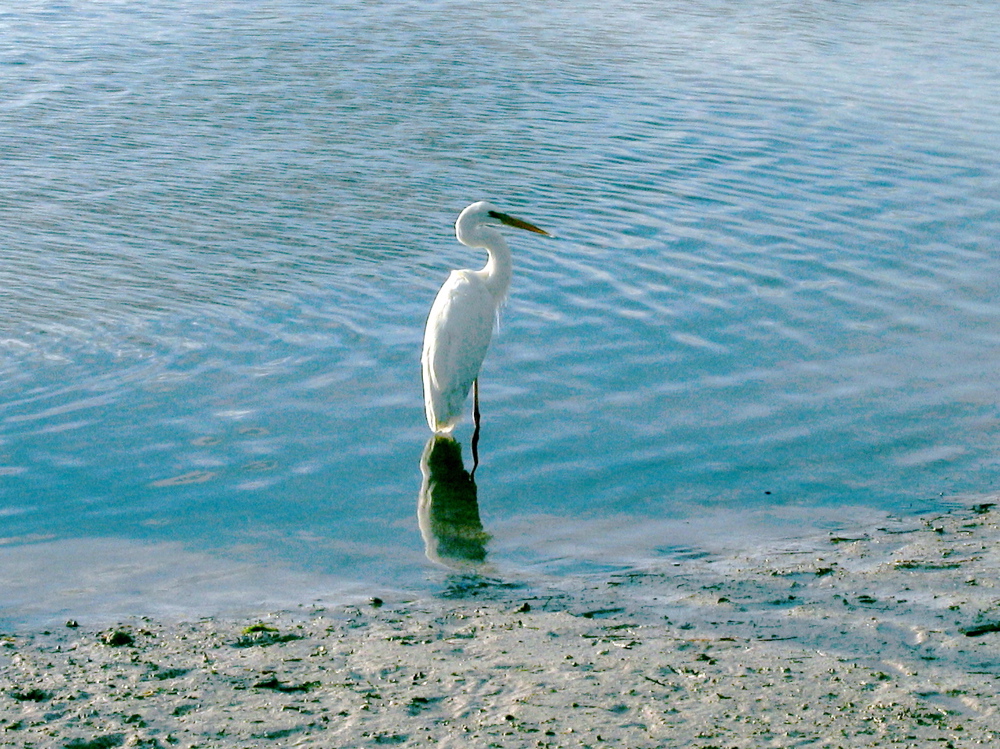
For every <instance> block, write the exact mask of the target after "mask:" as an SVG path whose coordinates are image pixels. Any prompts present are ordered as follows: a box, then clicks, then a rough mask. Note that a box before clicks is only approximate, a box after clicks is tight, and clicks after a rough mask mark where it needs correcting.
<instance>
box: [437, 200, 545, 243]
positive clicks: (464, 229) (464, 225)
mask: <svg viewBox="0 0 1000 749" xmlns="http://www.w3.org/2000/svg"><path fill="white" fill-rule="evenodd" d="M485 226H492V227H500V226H512V227H514V228H515V229H523V230H524V231H531V232H534V233H535V234H544V235H545V236H546V237H550V236H552V235H551V234H549V233H548V232H547V231H545V230H544V229H539V228H538V227H537V226H535V225H534V224H529V223H528V222H527V221H523V220H522V219H519V218H515V217H514V216H511V215H509V214H506V213H502V212H501V211H498V210H497V209H496V208H495V207H494V206H493V205H492V204H491V203H487V202H486V201H485V200H481V201H479V202H478V203H473V204H472V205H470V206H469V207H467V208H466V209H465V210H464V211H462V212H461V213H460V214H459V216H458V221H456V222H455V235H456V236H457V237H458V241H459V242H461V243H462V244H465V245H472V246H475V245H476V242H475V238H476V233H477V232H478V231H479V229H481V228H482V227H485Z"/></svg>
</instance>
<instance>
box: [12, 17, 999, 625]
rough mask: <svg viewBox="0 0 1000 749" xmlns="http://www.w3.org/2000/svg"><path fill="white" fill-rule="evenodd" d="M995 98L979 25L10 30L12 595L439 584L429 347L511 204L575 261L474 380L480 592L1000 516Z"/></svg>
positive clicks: (100, 24)
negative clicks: (791, 540) (433, 533)
mask: <svg viewBox="0 0 1000 749" xmlns="http://www.w3.org/2000/svg"><path fill="white" fill-rule="evenodd" d="M998 92H1000V9H998V8H996V7H994V6H992V5H991V4H988V3H965V2H929V1H928V2H872V3H830V2H805V3H802V2H796V3H791V2H779V1H778V0H771V1H765V2H755V3H740V2H731V1H729V0H716V1H715V2H693V1H692V2H673V3H662V2H652V1H650V2H627V3H625V2H621V3H617V2H611V3H608V2H587V1H585V2H579V3H570V4H564V3H550V4H549V3H542V4H541V5H539V4H538V3H524V2H508V3H503V2H500V3H490V4H486V5H484V4H482V3H474V2H457V1H456V2H445V1H442V2H430V3H428V2H420V3H416V2H413V3H409V2H401V3H388V4H383V3H374V4H357V3H352V2H325V1H324V2H319V1H318V0H316V1H308V2H307V1H306V0H281V1H280V2H263V0H260V1H255V0H250V1H249V2H246V1H241V2H226V1H223V2H220V1H219V0H212V2H208V0H176V1H172V2H168V1H167V0H152V1H151V2H147V3H133V2H114V1H112V0H107V1H106V2H91V1H87V2H85V1H84V0H65V1H64V2H45V1H42V0H37V1H36V2H31V3H20V4H18V7H17V8H16V9H14V10H6V11H0V150H2V151H0V177H2V179H0V541H2V544H0V548H2V549H3V553H4V555H6V556H4V557H3V558H4V559H7V560H8V562H9V563H12V562H10V560H14V559H38V560H49V562H48V563H51V564H55V565H56V566H58V567H61V568H63V569H66V568H69V569H72V568H73V567H74V566H75V565H76V563H75V562H74V561H73V560H74V558H75V555H79V554H80V550H81V549H99V548H102V547H103V548H107V547H114V546H116V545H118V546H121V545H124V546H125V547H128V548H131V547H130V546H129V545H130V544H139V546H137V547H136V548H140V549H147V550H148V549H155V548H159V547H163V548H166V547H169V548H171V549H181V550H183V551H184V552H185V553H192V554H200V555H205V557H206V558H208V559H216V560H219V562H220V564H222V563H229V562H232V561H233V560H243V561H245V562H247V563H250V564H253V565H257V566H259V567H263V568H266V567H268V566H271V565H279V566H280V565H283V566H285V567H286V568H288V569H291V570H294V571H296V573H301V574H304V575H309V574H315V575H317V576H327V577H323V578H322V580H323V581H327V580H329V579H332V578H336V579H341V580H347V581H361V582H370V583H372V584H378V585H388V586H401V587H403V588H407V587H409V588H418V589H423V588H425V587H426V586H427V585H428V584H430V585H431V587H433V586H435V585H438V584H440V576H439V574H438V572H436V570H437V569H438V565H437V563H436V562H439V561H441V560H436V561H432V560H429V559H428V558H426V557H425V550H426V548H427V546H426V541H427V539H426V532H425V533H424V534H423V535H422V534H421V529H420V527H419V524H418V519H417V504H418V495H420V493H421V484H422V474H421V466H420V463H421V456H422V454H423V453H424V449H425V443H426V442H427V439H428V437H429V434H428V432H427V429H426V425H425V424H424V421H423V413H422V403H421V390H420V387H421V386H420V373H419V349H420V341H421V336H422V328H423V323H424V318H425V315H426V313H427V310H428V309H429V306H430V302H431V300H432V299H433V296H434V293H435V291H436V289H437V287H438V286H439V285H440V284H441V283H442V282H443V280H444V278H445V277H446V275H447V272H448V270H449V269H451V268H459V267H479V266H481V265H482V264H483V263H484V262H485V257H483V256H480V255H479V254H478V253H477V252H475V251H471V250H469V249H467V248H465V247H463V246H461V245H459V244H458V243H457V242H456V241H455V238H454V234H453V228H452V226H453V222H454V220H455V218H456V216H457V214H458V212H459V211H460V210H461V209H462V208H463V207H464V206H465V205H466V204H468V203H470V202H472V201H474V200H479V199H484V198H486V199H490V200H491V201H493V202H494V203H496V204H497V205H498V206H501V207H502V208H503V209H504V210H508V211H509V212H511V213H513V214H515V215H519V216H522V217H523V218H525V219H528V220H530V221H532V222H534V223H537V224H539V225H540V226H542V227H544V228H546V229H548V230H550V231H551V232H552V233H553V234H555V235H556V238H555V239H552V240H546V239H544V238H542V237H538V236H537V235H531V234H526V233H525V234H520V233H516V234H514V235H512V236H510V237H509V240H510V243H511V245H512V247H513V249H514V253H515V280H514V286H513V290H512V293H511V298H510V300H509V303H508V304H507V306H506V308H505V310H504V312H503V320H502V324H501V328H500V331H499V334H498V336H497V338H496V339H495V341H494V345H493V347H492V349H491V351H490V354H489V356H488V358H487V361H486V363H485V365H484V368H483V371H482V377H481V382H482V407H483V412H484V427H483V433H482V441H481V443H480V452H481V456H482V465H480V467H479V469H478V471H477V473H476V482H477V490H478V502H479V510H480V514H481V518H482V524H483V526H484V527H485V529H486V532H487V533H488V534H489V535H492V536H493V540H492V541H491V542H490V543H491V544H492V546H489V547H488V548H489V549H490V551H489V559H490V563H491V565H493V566H492V567H491V568H490V569H491V574H496V575H499V576H501V577H502V576H503V575H504V574H505V570H507V571H508V572H509V571H510V570H513V569H526V568H531V567H532V566H533V565H534V566H537V567H539V568H546V565H549V568H550V569H556V568H557V566H558V565H564V567H565V569H568V570H572V569H575V568H574V563H575V561H579V563H580V564H581V565H583V564H584V562H583V560H589V563H595V564H596V563H600V562H601V561H602V560H610V558H611V556H612V555H611V553H610V552H608V554H606V555H605V554H604V553H603V552H602V551H601V549H602V546H601V538H600V537H599V536H600V535H601V533H603V531H601V532H599V531H597V530H596V529H598V528H607V527H614V528H615V529H616V532H617V533H618V534H620V535H622V536H623V537H624V538H626V540H627V538H628V536H629V533H630V529H634V530H635V533H636V539H638V538H639V536H640V534H643V535H642V538H643V542H642V543H641V544H640V543H639V542H638V540H637V541H636V544H635V545H634V546H633V548H631V550H630V553H631V554H632V555H633V556H637V557H641V556H643V555H646V556H656V555H657V554H659V553H662V550H663V549H666V548H670V547H672V546H673V545H675V544H677V543H678V539H677V538H672V537H669V536H670V533H668V532H666V531H664V534H663V536H664V537H663V538H662V539H661V538H654V539H653V540H652V541H650V540H649V538H648V536H649V533H648V529H649V528H650V527H651V525H650V524H654V525H655V524H656V523H658V522H667V521H682V520H684V519H691V518H699V517H706V516H711V515H713V514H715V515H719V516H725V515H727V514H733V513H738V512H747V511H749V512H765V513H770V514H771V515H773V517H775V518H776V519H777V520H780V519H781V518H782V517H786V518H787V517H793V516H794V517H796V518H801V517H803V516H806V517H808V516H810V514H813V515H815V517H816V518H819V517H821V516H822V517H826V518H830V517H834V518H839V519H841V520H845V521H846V520H848V519H849V516H850V514H851V513H852V512H854V510H849V509H848V508H858V507H861V508H873V509H875V510H878V511H884V512H889V513H895V514H907V513H911V514H912V513H916V512H921V511H925V510H929V509H935V508H937V507H940V506H943V505H944V504H945V503H947V502H949V501H951V500H952V498H953V497H955V496H958V495H965V496H974V497H978V496H984V495H988V494H989V493H990V492H992V491H994V490H995V489H996V482H997V479H998V477H1000V458H998V455H1000V409H998V397H1000V392H998V391H1000V386H998V378H997V374H996V373H997V364H998V362H1000V257H998V251H997V250H998V247H997V237H998V236H1000V156H998V146H1000V93H998ZM470 433H471V429H470V428H469V427H468V426H465V427H463V428H461V429H460V430H459V433H458V437H459V438H460V440H462V441H463V443H465V444H466V448H465V454H464V455H465V459H466V463H468V461H469V454H468V447H467V443H468V439H469V436H470ZM467 467H470V466H467ZM803 510H804V512H803ZM533 518H537V521H533V520H532V519H533ZM796 522H800V521H799V520H796ZM817 523H819V521H818V520H817ZM609 524H610V526H609ZM664 527H667V526H664ZM817 527H820V525H817ZM425 531H426V529H425ZM555 539H558V543H557V544H556V541H555ZM625 545H626V546H627V545H628V543H627V541H626V544H625ZM68 549H73V550H74V551H72V552H69V551H67V550H68ZM140 556H141V554H140ZM101 558H102V557H101V555H100V554H96V556H95V557H94V558H93V559H91V561H89V562H88V564H90V565H93V564H99V560H100V559H101ZM52 559H55V560H56V562H51V560H52ZM95 559H96V560H97V561H94V560H95ZM150 559H152V560H154V561H151V562H150V564H155V565H159V566H161V567H169V563H164V562H161V561H155V560H156V559H159V557H156V555H152V554H151V555H150ZM116 563H117V562H116ZM39 564H40V565H41V562H39ZM584 566H585V565H584ZM9 569H10V570H12V569H14V568H13V567H9ZM25 569H27V572H26V571H25ZM32 569H37V570H39V571H38V573H37V574H38V575H39V577H40V578H41V577H44V576H45V575H46V574H47V573H43V572H42V570H43V569H48V568H47V567H45V566H44V565H42V566H38V567H32V566H31V565H28V567H26V568H25V567H20V566H19V567H17V572H16V573H15V572H8V573H7V574H6V577H5V576H4V575H3V574H0V607H6V608H7V609H8V612H9V613H10V612H14V611H15V610H16V609H17V607H18V606H23V605H25V604H24V601H25V598H24V595H25V594H23V592H20V593H17V594H16V595H15V594H14V593H11V592H10V591H14V590H15V589H17V590H18V591H22V590H23V589H24V587H25V585H26V584H28V583H26V580H25V576H29V577H30V576H31V575H32V574H33V573H32V572H31V570H32ZM560 569H562V568H561V567H560ZM581 569H583V567H581ZM165 574H167V577H169V573H165ZM15 577H16V578H17V579H14V578H15ZM316 579H317V580H320V579H321V578H320V577H317V578H316ZM29 582H30V581H29ZM216 584H218V585H225V582H224V581H223V582H218V583H216ZM326 584H327V582H322V581H321V582H318V583H317V586H318V587H320V588H322V587H323V586H324V585H326ZM5 585H6V589H7V591H8V593H7V594H5V593H4V587H5ZM109 585H110V584H109ZM67 586H68V587H72V583H71V582H66V583H65V585H64V586H63V588H58V589H53V590H50V591H46V592H45V593H38V594H37V596H36V597H37V598H38V599H39V600H36V601H34V604H33V605H36V607H39V610H43V609H45V608H46V606H49V607H50V608H52V610H57V609H59V608H60V606H61V605H62V604H60V603H59V601H58V599H59V597H60V596H61V595H64V594H65V590H66V589H67ZM92 588H93V590H94V591H95V593H94V594H95V596H97V597H98V598H99V597H100V595H101V594H102V584H101V583H95V584H94V585H93V586H92ZM88 589H89V588H88ZM46 596H49V597H51V599H52V600H51V603H46V602H45V600H42V599H46ZM10 615H11V616H14V614H13V613H10Z"/></svg>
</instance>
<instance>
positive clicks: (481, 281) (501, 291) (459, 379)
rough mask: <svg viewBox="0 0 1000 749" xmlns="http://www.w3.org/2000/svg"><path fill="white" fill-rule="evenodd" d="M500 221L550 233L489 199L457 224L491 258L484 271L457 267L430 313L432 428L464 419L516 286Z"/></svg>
mask: <svg viewBox="0 0 1000 749" xmlns="http://www.w3.org/2000/svg"><path fill="white" fill-rule="evenodd" d="M500 223H506V224H507V225H510V226H515V227H518V228H525V229H528V230H529V231H535V232H538V233H540V234H544V233H545V232H543V231H542V230H540V229H538V228H537V227H534V226H532V225H531V224H527V223H525V222H523V221H520V220H519V219H514V218H513V217H511V216H507V215H506V214H502V213H499V212H497V211H496V210H494V209H493V206H491V205H490V204H489V203H485V202H480V203H473V204H472V205H470V206H469V207H468V208H466V209H465V210H464V211H462V213H461V215H459V217H458V221H456V222H455V234H456V236H457V237H458V241H459V242H461V243H462V244H464V245H466V246H467V247H472V248H476V249H485V250H486V251H487V252H488V253H489V260H488V261H487V263H486V266H485V267H484V268H483V269H482V270H454V271H452V272H451V275H450V276H448V280H447V281H445V283H444V286H442V287H441V290H440V291H439V292H438V295H437V297H436V298H435V299H434V304H433V305H432V306H431V311H430V314H429V315H428V317H427V327H426V329H425V330H424V348H423V355H422V356H421V365H422V368H423V380H424V409H425V411H426V413H427V424H428V426H430V428H431V430H432V431H434V432H436V433H439V434H447V433H450V432H451V431H452V430H453V429H454V428H455V426H456V424H458V421H459V419H461V416H462V409H463V407H464V406H465V401H466V399H467V398H468V397H469V390H470V388H471V387H472V383H473V382H474V381H475V379H476V378H477V377H478V376H479V369H480V367H481V366H482V364H483V359H484V358H485V357H486V350H487V349H488V348H489V345H490V339H491V338H492V337H493V328H494V326H495V325H496V321H497V315H498V313H499V311H500V306H501V305H502V304H503V302H504V299H506V297H507V291H508V290H509V289H510V279H511V270H512V265H511V256H510V248H509V247H508V246H507V243H506V242H505V241H504V238H503V236H502V235H501V234H500V232H499V230H498V229H497V228H496V227H497V225H499V224H500Z"/></svg>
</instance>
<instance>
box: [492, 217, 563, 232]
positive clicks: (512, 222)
mask: <svg viewBox="0 0 1000 749" xmlns="http://www.w3.org/2000/svg"><path fill="white" fill-rule="evenodd" d="M490 216H492V217H493V218H495V219H496V220H497V221H499V222H500V223H501V224H506V225H507V226H513V227H514V228H515V229H524V230H525V231H533V232H535V234H544V235H545V236H546V237H551V236H552V235H551V234H549V233H548V232H547V231H545V229H539V228H538V227H537V226H535V225H534V224H529V223H528V222H527V221H522V220H521V219H519V218H515V217H514V216H508V215H507V214H506V213H500V211H490Z"/></svg>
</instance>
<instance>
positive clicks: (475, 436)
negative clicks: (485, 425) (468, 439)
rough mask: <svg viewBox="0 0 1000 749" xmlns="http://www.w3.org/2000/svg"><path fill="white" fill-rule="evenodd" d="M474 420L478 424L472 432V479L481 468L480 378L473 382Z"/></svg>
mask: <svg viewBox="0 0 1000 749" xmlns="http://www.w3.org/2000/svg"><path fill="white" fill-rule="evenodd" d="M472 419H473V421H474V422H475V424H476V428H475V430H474V431H473V432H472V478H475V477H476V469H477V468H479V378H478V377H477V378H476V379H474V380H473V381H472Z"/></svg>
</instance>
